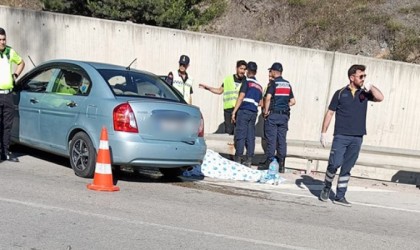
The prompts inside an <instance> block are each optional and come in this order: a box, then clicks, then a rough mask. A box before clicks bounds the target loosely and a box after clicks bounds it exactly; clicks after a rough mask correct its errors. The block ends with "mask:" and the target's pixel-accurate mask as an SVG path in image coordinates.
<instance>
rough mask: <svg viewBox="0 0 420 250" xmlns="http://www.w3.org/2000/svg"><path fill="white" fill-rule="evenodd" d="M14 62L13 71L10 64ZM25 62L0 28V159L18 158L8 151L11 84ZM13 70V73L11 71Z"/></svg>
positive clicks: (11, 114) (11, 103)
mask: <svg viewBox="0 0 420 250" xmlns="http://www.w3.org/2000/svg"><path fill="white" fill-rule="evenodd" d="M13 64H16V65H17V67H16V70H15V71H14V72H13V67H12V65H13ZM24 67H25V63H24V62H23V60H22V58H21V57H20V56H19V55H18V53H16V51H15V50H14V49H13V48H12V47H9V46H7V45H6V31H5V30H4V29H3V28H0V117H1V118H2V119H1V120H0V123H1V124H0V127H1V128H2V130H3V131H1V137H0V150H1V160H2V161H4V160H8V161H12V162H18V161H19V160H18V159H17V158H16V157H15V156H13V155H12V154H11V153H10V152H9V144H10V136H11V130H12V125H13V118H14V113H15V106H14V104H13V96H12V91H13V86H14V83H15V81H16V79H17V78H18V77H19V75H20V74H21V73H22V71H23V68H24ZM12 72H13V73H12Z"/></svg>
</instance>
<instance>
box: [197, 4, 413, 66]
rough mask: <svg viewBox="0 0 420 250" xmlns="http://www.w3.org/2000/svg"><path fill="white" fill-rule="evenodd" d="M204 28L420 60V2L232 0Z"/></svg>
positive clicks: (387, 57)
mask: <svg viewBox="0 0 420 250" xmlns="http://www.w3.org/2000/svg"><path fill="white" fill-rule="evenodd" d="M201 30H202V31H203V32H208V33H214V34H220V35H228V36H236V37H242V38H248V39H254V40H260V41H266V42H273V43H281V44H287V45H293V46H300V47H307V48H314V49H322V50H329V51H339V52H343V53H348V54H360V55H364V56H371V57H377V58H384V59H391V60H398V61H405V62H411V63H418V64H420V1H418V0H328V1H321V0H262V1H261V0H230V1H229V5H228V8H227V10H226V11H225V13H224V14H223V15H222V16H221V17H220V18H218V19H217V20H214V21H213V22H212V23H210V24H209V25H207V26H205V27H202V29H201Z"/></svg>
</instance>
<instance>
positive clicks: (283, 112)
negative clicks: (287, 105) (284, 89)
mask: <svg viewBox="0 0 420 250" xmlns="http://www.w3.org/2000/svg"><path fill="white" fill-rule="evenodd" d="M271 113H273V114H282V115H289V114H290V110H288V109H285V110H271Z"/></svg>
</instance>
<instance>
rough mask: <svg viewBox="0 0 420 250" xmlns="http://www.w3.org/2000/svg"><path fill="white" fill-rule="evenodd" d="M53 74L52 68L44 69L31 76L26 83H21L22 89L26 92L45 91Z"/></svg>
mask: <svg viewBox="0 0 420 250" xmlns="http://www.w3.org/2000/svg"><path fill="white" fill-rule="evenodd" d="M53 75H54V69H46V70H44V71H42V72H40V73H38V74H36V75H34V76H33V77H31V78H30V79H29V80H28V81H27V82H26V83H24V84H23V90H24V91H28V92H40V93H43V92H45V91H46V89H47V86H48V83H49V82H50V81H51V80H52V77H53Z"/></svg>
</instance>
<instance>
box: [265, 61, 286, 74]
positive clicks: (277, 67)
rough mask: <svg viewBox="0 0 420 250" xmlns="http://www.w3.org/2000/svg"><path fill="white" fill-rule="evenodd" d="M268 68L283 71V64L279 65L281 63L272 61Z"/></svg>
mask: <svg viewBox="0 0 420 250" xmlns="http://www.w3.org/2000/svg"><path fill="white" fill-rule="evenodd" d="M268 70H276V71H280V72H283V65H281V63H279V62H275V63H273V65H271V68H269V69H268Z"/></svg>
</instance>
